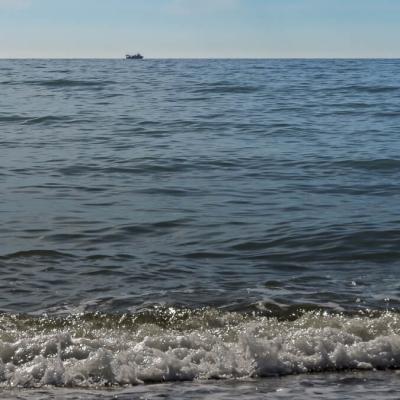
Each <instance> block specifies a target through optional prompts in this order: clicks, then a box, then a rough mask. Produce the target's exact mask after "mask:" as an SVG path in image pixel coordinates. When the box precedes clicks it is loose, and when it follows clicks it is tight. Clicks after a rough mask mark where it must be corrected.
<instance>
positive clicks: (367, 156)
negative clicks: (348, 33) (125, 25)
mask: <svg viewBox="0 0 400 400" xmlns="http://www.w3.org/2000/svg"><path fill="white" fill-rule="evenodd" d="M399 72H400V61H398V60H144V61H143V62H138V61H126V60H2V61H0V93H1V95H0V188H1V194H0V221H1V229H0V268H1V276H0V310H2V312H3V314H2V316H1V317H0V318H1V319H2V325H3V326H2V327H0V339H1V340H0V357H1V359H2V361H1V363H0V381H2V382H3V383H2V385H3V386H4V387H5V388H6V389H5V390H8V389H7V388H8V387H9V386H16V387H18V386H25V387H37V386H42V385H45V384H51V385H53V384H54V385H61V386H65V385H66V386H83V387H91V386H92V385H97V387H98V386H101V387H102V386H105V385H109V384H111V385H120V384H137V383H141V382H163V381H177V380H178V381H179V380H189V381H192V380H193V379H213V378H224V379H228V380H230V379H236V378H240V379H242V378H246V377H249V378H251V379H253V378H254V379H256V378H258V377H260V376H269V375H271V374H272V375H276V374H278V375H288V374H289V375H290V374H292V373H301V372H310V371H312V372H315V371H317V372H324V371H328V370H329V371H332V370H337V369H371V368H397V367H399V366H400V350H398V348H400V347H396V346H397V345H396V343H397V342H399V343H400V337H399V336H398V335H399V333H400V322H399V320H398V319H399V317H398V315H397V308H398V306H399V303H400V284H399V282H398V276H399V273H398V268H399V261H400V206H399V204H400V186H399V184H398V178H399V176H400V157H399V154H400V75H399ZM93 313H95V314H93ZM121 318H122V322H119V321H120V319H121ZM124 320H126V321H128V322H129V323H126V324H125V323H124V322H123V321H124ZM279 324H284V325H279ZM285 324H286V325H285ZM83 327H84V328H83ZM226 330H228V331H229V330H231V331H232V332H234V333H232V336H229V335H228V336H229V337H225V336H224V334H223V332H225V331H226ZM310 330H311V331H310ZM177 332H179V334H180V335H181V337H182V339H179V340H178V339H176V337H177ZM282 332H284V333H282ZM282 335H283V336H282ZM346 335H348V336H346ZM300 336H301V338H302V339H301V340H302V341H301V340H300V339H299V337H300ZM310 336H311V337H313V339H310V340H311V342H308V344H307V345H306V344H305V342H304V341H305V340H306V338H309V337H310ZM250 337H254V338H255V339H254V340H252V339H251V340H250V339H249V338H250ZM32 338H34V339H32ZM295 338H297V339H296V340H300V342H301V343H300V342H299V343H297V342H296V343H295V344H293V343H294V342H293V341H294V339H295ZM332 338H334V339H332ZM176 340H178V342H176ZM219 340H220V341H221V342H218V341H219ZM307 340H308V339H307ZM182 341H184V342H185V343H183V342H182ZM217 342H218V343H217ZM272 342H273V344H271V343H272ZM278 342H279V343H280V344H278ZM325 342H326V343H325ZM32 343H33V344H32ZM166 343H167V344H166ZM249 343H250V344H249ZM290 343H292V347H290V346H291V345H290ZM321 343H324V344H321ZM338 343H339V344H340V345H338ZM271 346H272V347H271ZM279 346H281V347H279ZM340 346H341V347H340ZM382 346H383V348H385V349H386V350H385V351H386V353H387V354H386V353H385V354H386V356H385V357H386V358H385V357H383V356H382V351H383V350H382ZM385 346H386V347H385ZM389 347H390V350H387V349H388V348H389ZM256 348H257V349H258V350H257V349H256ZM260 348H262V349H263V350H262V351H261V350H260ZM200 349H202V350H201V351H202V352H201V351H200ZM274 349H275V350H274ZM277 349H280V350H277ZM346 351H347V354H344V353H346ZM115 352H120V353H121V354H122V353H123V354H124V356H123V357H122V356H121V357H122V358H121V357H120V358H118V357H116V356H114V353H115ZM171 352H172V353H171ZM274 352H275V353H274ZM343 352H344V353H343ZM194 353H196V354H194ZM200 353H201V354H200ZM272 353H273V354H275V355H274V356H272V355H271V354H272ZM21 354H23V356H21ZM215 354H217V356H215ZM236 354H242V356H240V357H239V358H240V359H236V358H235V357H236ZM371 354H375V356H372V355H371ZM157 357H158V358H157ZM163 357H164V358H163ZM174 357H175V358H174ZM213 357H214V358H213ZM215 357H217V358H215ZM218 357H219V358H218ZM246 357H247V358H246ZM274 357H275V358H274ZM296 357H297V358H296ZM307 357H308V358H307ZM310 357H314V359H313V360H310V359H309V358H310ZM326 357H328V358H329V360H330V361H327V360H328V358H326ZM306 358H307V360H306ZM160 359H162V360H163V361H162V362H161V361H159V360H160ZM93 360H94V361H93ZM157 360H158V361H157ZM218 360H219V361H218ZM221 360H223V361H221ZM271 360H275V361H271ZM157 363H158V364H157ZM246 363H247V364H246ZM121 371H122V372H121ZM171 371H172V372H171ZM210 371H211V372H210ZM221 390H222V389H221ZM224 390H225V389H224ZM6 393H8V392H6ZM154 393H156V392H154ZM226 393H228V392H226ZM229 393H230V392H229ZM154 395H155V396H156V394H154ZM226 395H228V394H226Z"/></svg>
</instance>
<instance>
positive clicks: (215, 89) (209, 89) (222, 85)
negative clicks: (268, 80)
mask: <svg viewBox="0 0 400 400" xmlns="http://www.w3.org/2000/svg"><path fill="white" fill-rule="evenodd" d="M258 90H260V88H259V87H257V86H251V85H237V84H233V83H228V82H216V83H211V84H203V85H201V86H200V87H199V88H196V89H194V90H192V93H197V94H207V93H210V94H212V93H217V94H218V93H221V94H225V93H226V94H229V93H232V94H236V93H237V94H240V93H243V94H246V93H254V92H257V91H258Z"/></svg>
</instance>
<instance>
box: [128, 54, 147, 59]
mask: <svg viewBox="0 0 400 400" xmlns="http://www.w3.org/2000/svg"><path fill="white" fill-rule="evenodd" d="M125 58H126V59H127V60H143V56H142V55H141V54H140V53H137V54H133V55H131V54H127V55H126V56H125Z"/></svg>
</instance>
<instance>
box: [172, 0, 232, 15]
mask: <svg viewBox="0 0 400 400" xmlns="http://www.w3.org/2000/svg"><path fill="white" fill-rule="evenodd" d="M239 2H240V0H169V2H168V6H167V9H168V11H169V12H170V13H173V14H178V15H188V14H204V13H210V12H211V13H212V12H217V11H225V10H230V9H234V8H236V7H237V6H238V5H239Z"/></svg>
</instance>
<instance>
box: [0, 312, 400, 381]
mask: <svg viewBox="0 0 400 400" xmlns="http://www.w3.org/2000/svg"><path fill="white" fill-rule="evenodd" d="M143 315H144V314H142V317H141V318H138V315H100V314H92V315H78V316H71V315H70V316H66V317H58V318H54V319H53V318H50V317H41V318H34V317H26V316H25V317H24V316H15V315H14V316H12V315H8V314H4V315H3V316H2V317H1V322H2V323H1V333H0V358H1V362H0V381H1V383H0V385H1V386H3V387H10V386H23V387H40V386H43V385H57V386H78V387H91V386H97V387H98V386H110V385H126V384H131V385H136V384H140V383H151V382H166V381H190V380H194V379H235V378H246V377H266V376H277V375H289V374H298V373H307V372H326V371H339V370H350V369H358V370H364V369H387V368H399V367H400V336H399V334H400V318H399V315H398V314H397V313H393V312H386V313H383V314H381V315H379V316H375V317H371V316H367V315H359V316H346V315H332V314H327V313H324V312H306V313H304V314H303V315H302V316H301V317H300V318H298V319H295V320H284V321H281V320H279V319H277V318H267V317H259V316H258V317H256V316H249V315H243V314H238V313H222V312H220V311H217V310H211V309H208V310H202V311H193V312H191V311H189V310H186V311H179V310H176V309H173V308H169V309H166V310H163V311H162V312H159V313H158V314H157V315H155V314H151V313H150V314H146V315H147V320H146V318H143ZM163 321H164V322H163ZM166 321H168V323H167V324H165V322H166Z"/></svg>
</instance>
